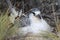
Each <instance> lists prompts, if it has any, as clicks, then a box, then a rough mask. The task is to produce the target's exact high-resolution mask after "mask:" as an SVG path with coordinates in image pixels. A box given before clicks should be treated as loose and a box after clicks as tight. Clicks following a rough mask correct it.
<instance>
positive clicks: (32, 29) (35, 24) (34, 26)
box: [19, 9, 52, 35]
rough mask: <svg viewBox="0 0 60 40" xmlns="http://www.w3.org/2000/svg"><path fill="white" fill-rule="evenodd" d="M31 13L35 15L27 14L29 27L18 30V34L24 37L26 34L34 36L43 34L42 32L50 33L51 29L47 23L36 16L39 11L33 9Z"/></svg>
mask: <svg viewBox="0 0 60 40" xmlns="http://www.w3.org/2000/svg"><path fill="white" fill-rule="evenodd" d="M32 12H34V13H35V15H34V14H33V13H30V14H29V20H30V25H28V26H25V27H21V28H19V32H20V33H19V34H20V35H21V34H23V35H26V34H27V33H31V34H33V35H35V34H37V33H43V32H44V31H46V32H51V31H52V29H51V27H50V26H49V25H48V24H47V22H46V21H45V20H44V19H43V18H41V19H40V18H39V17H37V15H39V14H40V11H39V10H35V9H34V10H32ZM40 15H41V14H40Z"/></svg>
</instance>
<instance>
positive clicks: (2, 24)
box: [0, 10, 16, 40]
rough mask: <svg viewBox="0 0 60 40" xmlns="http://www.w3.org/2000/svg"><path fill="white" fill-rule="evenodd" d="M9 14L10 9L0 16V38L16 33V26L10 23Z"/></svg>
mask: <svg viewBox="0 0 60 40" xmlns="http://www.w3.org/2000/svg"><path fill="white" fill-rule="evenodd" d="M7 14H8V10H7V11H6V13H5V15H1V16H0V40H4V38H5V36H6V35H12V34H15V29H16V28H15V26H14V27H12V28H10V27H11V26H12V24H10V21H9V17H8V15H7ZM9 28H10V29H9Z"/></svg>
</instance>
